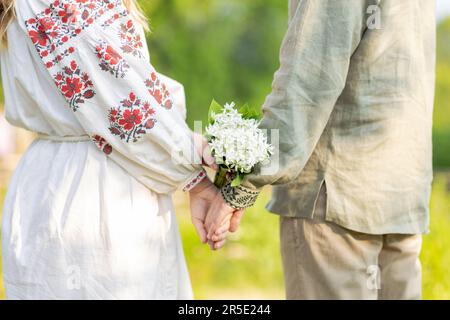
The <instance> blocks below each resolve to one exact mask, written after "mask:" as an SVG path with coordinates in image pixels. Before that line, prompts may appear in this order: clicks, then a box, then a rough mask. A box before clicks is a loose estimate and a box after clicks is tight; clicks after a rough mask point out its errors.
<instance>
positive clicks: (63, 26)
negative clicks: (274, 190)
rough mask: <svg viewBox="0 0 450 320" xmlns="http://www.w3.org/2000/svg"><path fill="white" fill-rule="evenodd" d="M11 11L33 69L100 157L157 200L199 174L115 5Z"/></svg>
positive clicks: (60, 0)
mask: <svg viewBox="0 0 450 320" xmlns="http://www.w3.org/2000/svg"><path fill="white" fill-rule="evenodd" d="M17 9H18V10H17V11H18V19H21V21H22V22H23V28H24V31H25V32H26V34H27V36H28V37H29V38H30V45H31V46H32V47H33V48H32V50H35V51H36V53H37V54H36V57H37V63H38V64H41V65H42V68H43V69H45V70H46V73H47V76H49V77H51V79H52V81H53V82H54V84H55V90H58V91H59V93H60V94H61V96H62V97H63V98H64V99H65V102H66V108H69V109H70V110H72V112H74V114H75V115H76V117H77V119H78V121H79V122H80V124H81V125H82V126H83V128H84V130H85V131H86V133H87V134H89V135H90V136H91V138H92V140H93V142H94V144H95V145H96V146H97V147H98V148H99V149H100V150H102V151H103V152H104V153H105V154H107V155H108V156H109V157H110V158H111V159H113V160H114V161H116V162H117V163H118V164H119V165H120V166H122V167H123V168H124V169H125V170H127V171H128V172H129V173H130V174H132V175H133V176H135V177H136V178H137V179H138V180H139V181H141V182H142V183H144V184H145V185H146V186H148V187H149V188H150V189H152V190H154V191H156V192H159V193H168V192H171V191H173V190H174V189H176V188H177V187H178V186H186V185H188V184H190V183H192V177H196V176H199V175H201V174H202V172H203V171H202V169H201V165H200V163H201V160H200V159H198V155H196V153H195V152H194V150H195V148H194V146H193V137H192V132H191V131H190V130H189V128H188V126H187V125H186V123H185V120H184V114H182V113H181V112H179V109H178V108H177V107H174V99H173V98H172V95H171V92H170V90H169V87H168V86H166V84H165V83H164V82H163V81H162V79H161V77H160V76H159V74H158V73H157V72H156V70H155V69H154V68H153V66H152V65H151V64H150V62H149V61H148V58H147V57H148V55H147V53H146V52H145V51H144V50H147V49H146V45H145V37H144V33H143V29H142V27H141V26H140V25H138V24H137V23H136V22H135V21H134V20H133V18H132V17H131V16H130V14H129V13H128V11H127V10H126V8H125V7H124V6H123V4H122V1H121V0H53V1H48V0H36V1H22V2H19V3H18V4H17ZM61 107H64V106H61Z"/></svg>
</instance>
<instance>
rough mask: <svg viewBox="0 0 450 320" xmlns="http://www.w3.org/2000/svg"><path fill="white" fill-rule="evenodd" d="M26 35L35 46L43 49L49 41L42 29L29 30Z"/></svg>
mask: <svg viewBox="0 0 450 320" xmlns="http://www.w3.org/2000/svg"><path fill="white" fill-rule="evenodd" d="M28 35H29V36H30V38H31V41H33V43H34V44H35V45H39V46H42V47H45V46H46V45H47V42H48V41H49V38H48V36H47V34H46V33H45V30H44V29H43V28H38V29H37V30H30V31H29V32H28Z"/></svg>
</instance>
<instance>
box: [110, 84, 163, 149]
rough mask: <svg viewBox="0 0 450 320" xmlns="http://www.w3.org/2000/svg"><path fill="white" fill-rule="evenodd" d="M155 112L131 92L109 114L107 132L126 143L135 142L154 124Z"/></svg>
mask: <svg viewBox="0 0 450 320" xmlns="http://www.w3.org/2000/svg"><path fill="white" fill-rule="evenodd" d="M154 115H155V110H154V109H153V108H152V107H151V106H150V104H149V103H148V102H145V101H142V100H141V99H139V98H137V97H136V95H135V94H134V93H133V92H131V93H130V95H129V97H128V98H127V99H124V100H122V101H121V104H120V106H119V107H117V108H112V109H111V110H110V112H109V117H108V118H109V124H110V127H109V130H110V131H111V133H112V134H114V135H117V136H119V137H120V138H121V139H122V140H125V141H126V142H130V141H133V142H136V141H138V140H139V139H140V138H141V137H142V136H143V135H144V134H146V133H147V132H148V131H149V130H150V129H152V128H153V127H154V126H155V124H156V119H155V118H154Z"/></svg>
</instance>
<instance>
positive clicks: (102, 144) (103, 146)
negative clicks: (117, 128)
mask: <svg viewBox="0 0 450 320" xmlns="http://www.w3.org/2000/svg"><path fill="white" fill-rule="evenodd" d="M92 141H94V143H95V144H96V146H97V147H98V148H99V149H100V150H102V151H103V152H104V153H105V154H107V155H110V154H111V153H112V150H113V149H112V146H111V145H110V144H109V143H108V142H107V141H106V140H105V138H103V137H101V136H99V135H95V136H93V137H92Z"/></svg>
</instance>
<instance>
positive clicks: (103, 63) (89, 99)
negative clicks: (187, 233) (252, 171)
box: [1, 0, 204, 299]
mask: <svg viewBox="0 0 450 320" xmlns="http://www.w3.org/2000/svg"><path fill="white" fill-rule="evenodd" d="M16 15H17V19H16V20H15V22H14V23H13V24H12V25H11V26H10V27H9V29H8V48H7V50H4V51H3V52H2V53H1V71H2V80H3V88H4V92H5V108H6V119H7V120H8V121H9V122H10V123H11V124H13V125H15V126H18V127H22V128H25V129H27V130H30V131H33V132H36V133H38V134H39V137H40V138H38V139H37V140H36V141H34V142H33V143H32V145H31V146H30V148H29V149H28V150H27V152H26V153H25V155H24V156H23V158H22V160H21V162H20V164H19V166H18V168H17V169H16V171H15V174H14V176H13V179H12V181H11V183H10V185H9V188H8V193H7V196H6V200H5V204H4V207H3V224H2V255H3V276H4V284H5V289H6V295H7V298H8V299H191V298H192V290H191V285H190V280H189V275H188V272H187V268H186V263H185V258H184V255H183V250H182V246H181V241H180V236H179V231H178V227H177V224H176V220H175V215H174V208H173V205H172V199H171V193H172V192H173V191H174V190H176V189H177V188H178V187H180V186H181V187H183V186H192V185H195V182H196V181H198V180H199V179H200V178H201V177H203V175H204V172H203V171H202V169H201V166H200V165H197V164H195V163H198V159H197V158H196V156H195V152H194V146H193V139H192V132H191V131H190V130H189V128H188V126H187V125H186V123H185V109H184V92H183V88H182V86H181V85H180V84H178V83H177V82H175V81H173V80H171V79H169V78H167V77H164V76H162V75H160V74H158V73H156V71H155V70H154V69H153V67H152V66H151V64H150V62H149V55H148V52H147V49H146V48H147V46H146V43H145V37H144V34H143V29H142V26H139V25H138V23H137V22H136V21H135V20H134V19H133V18H132V17H131V16H130V14H129V13H128V12H127V10H126V9H125V7H124V6H123V5H122V2H121V1H120V0H56V1H55V0H54V1H48V0H19V1H17V2H16Z"/></svg>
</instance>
